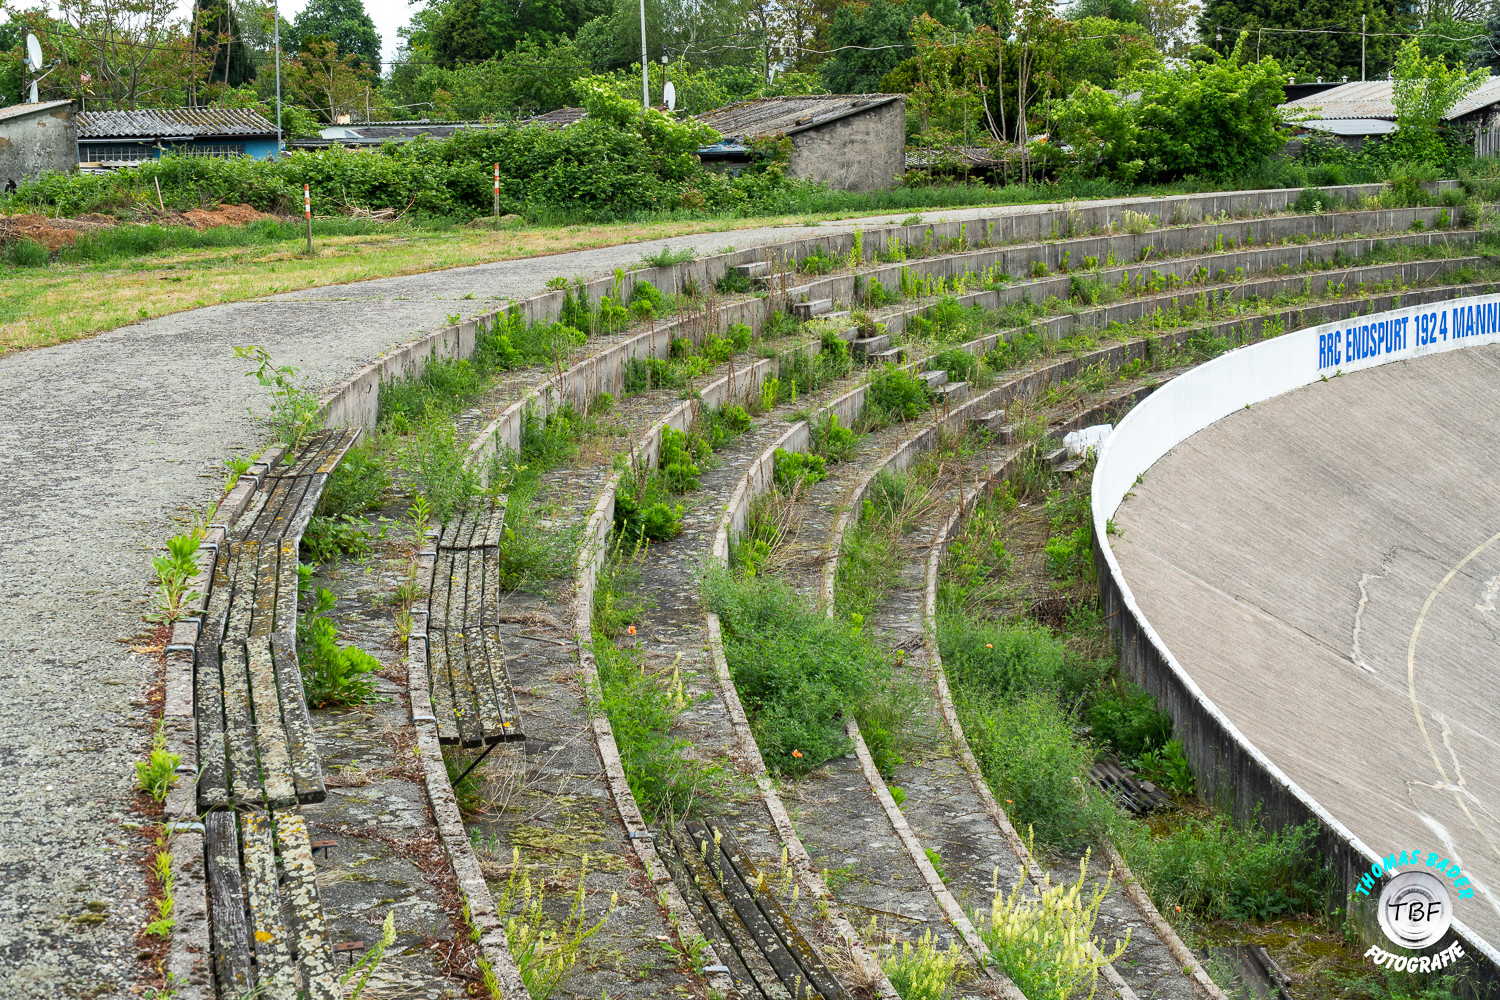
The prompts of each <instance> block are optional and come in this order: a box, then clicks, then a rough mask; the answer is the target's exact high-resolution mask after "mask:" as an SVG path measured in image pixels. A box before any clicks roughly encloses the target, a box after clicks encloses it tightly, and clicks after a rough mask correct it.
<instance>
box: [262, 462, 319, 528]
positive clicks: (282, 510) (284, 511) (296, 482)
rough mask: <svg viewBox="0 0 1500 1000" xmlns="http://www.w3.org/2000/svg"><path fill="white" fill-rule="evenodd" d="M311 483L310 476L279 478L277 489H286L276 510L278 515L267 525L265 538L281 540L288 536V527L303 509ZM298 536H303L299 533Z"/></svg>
mask: <svg viewBox="0 0 1500 1000" xmlns="http://www.w3.org/2000/svg"><path fill="white" fill-rule="evenodd" d="M310 485H311V481H310V477H308V476H297V477H296V478H294V479H278V480H277V481H276V489H277V490H278V491H282V490H284V491H285V496H284V498H283V500H282V504H281V506H280V507H279V508H277V511H276V517H275V518H274V519H272V520H271V521H269V522H268V523H267V525H266V531H265V536H264V537H265V540H267V541H276V542H279V541H281V540H282V539H283V538H286V537H288V534H287V529H288V528H289V527H290V526H291V524H292V522H293V519H294V518H295V517H296V516H297V515H298V512H299V511H300V510H301V507H302V502H303V500H304V499H305V498H306V497H307V489H308V487H309V486H310ZM297 537H301V536H300V535H298V536H297Z"/></svg>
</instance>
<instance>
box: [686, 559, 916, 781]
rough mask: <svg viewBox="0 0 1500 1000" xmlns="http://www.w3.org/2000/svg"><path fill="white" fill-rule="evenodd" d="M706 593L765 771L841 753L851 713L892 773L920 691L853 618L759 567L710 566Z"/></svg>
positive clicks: (790, 770)
mask: <svg viewBox="0 0 1500 1000" xmlns="http://www.w3.org/2000/svg"><path fill="white" fill-rule="evenodd" d="M703 593H704V600H705V602H706V603H707V605H708V607H709V610H711V611H714V612H715V613H717V614H718V615H719V620H720V623H721V624H722V626H723V628H724V652H725V655H726V657H727V658H728V660H729V666H730V669H731V670H732V671H733V673H734V680H735V686H736V687H737V689H738V690H739V694H740V698H741V699H742V700H743V701H744V703H745V709H746V711H747V712H748V713H749V715H750V718H751V725H752V727H753V729H754V730H755V738H756V742H757V743H758V744H759V745H760V749H761V753H762V754H763V755H764V757H765V759H766V764H767V766H768V767H770V768H771V770H772V771H775V772H778V773H782V774H806V773H807V772H808V771H810V770H812V769H813V768H816V767H818V766H820V765H822V764H823V763H825V762H826V761H828V760H831V759H832V758H834V757H837V756H841V755H843V754H845V753H848V752H849V749H850V746H849V739H848V737H847V736H846V735H845V733H844V721H843V720H844V718H845V715H846V714H852V715H853V716H854V718H855V719H856V720H857V721H858V722H859V727H860V730H861V733H862V734H863V736H864V738H865V743H866V744H867V745H868V746H869V748H870V753H871V755H872V756H873V757H874V758H875V764H876V766H877V767H878V768H879V769H880V771H881V773H882V774H883V775H886V776H887V777H889V776H890V775H892V774H893V773H894V771H895V768H896V767H897V766H898V765H899V764H900V763H901V761H902V757H901V753H902V750H903V749H904V748H905V747H906V746H907V745H908V744H909V742H910V741H911V739H913V738H914V736H915V730H916V726H917V717H918V715H917V713H918V709H919V707H920V696H919V695H918V694H917V693H916V692H915V691H914V690H913V689H912V687H911V686H910V685H909V684H907V683H906V682H905V680H904V679H903V678H900V677H897V676H896V675H895V673H894V671H893V670H892V668H891V663H890V659H889V657H888V656H887V655H886V653H885V651H884V650H883V649H881V648H880V647H879V646H877V645H876V644H875V642H874V641H873V640H872V639H871V638H870V636H869V634H868V633H866V632H865V631H864V629H863V628H862V627H861V625H860V624H859V623H855V622H849V621H840V620H836V619H833V618H829V617H827V616H826V615H824V614H822V612H821V610H820V609H817V608H813V607H810V606H808V604H807V602H806V601H804V600H803V598H802V597H801V596H799V595H798V594H797V593H796V592H795V591H793V590H792V589H791V588H790V587H788V586H787V585H786V584H785V583H784V582H782V581H781V580H776V579H771V578H767V577H763V576H757V577H749V578H744V579H735V578H734V577H733V576H732V575H731V574H730V573H728V572H727V571H725V570H713V571H711V572H709V573H708V574H707V575H706V576H705V578H704V582H703ZM794 751H795V753H794Z"/></svg>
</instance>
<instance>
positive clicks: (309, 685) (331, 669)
mask: <svg viewBox="0 0 1500 1000" xmlns="http://www.w3.org/2000/svg"><path fill="white" fill-rule="evenodd" d="M333 605H334V597H333V594H332V593H331V592H330V591H328V590H326V589H325V588H322V587H319V588H318V592H317V596H316V597H315V598H314V600H313V603H312V606H311V607H309V608H308V609H307V611H306V612H304V613H303V615H302V617H301V618H300V619H299V620H298V622H297V658H298V661H299V663H300V665H301V667H302V688H303V692H304V693H305V694H306V695H307V703H308V705H310V706H311V707H313V708H330V707H336V706H340V705H358V704H362V703H364V702H367V701H372V700H374V698H375V678H374V676H372V675H373V674H374V673H375V672H376V671H377V670H379V669H380V661H379V660H376V659H375V657H373V656H371V655H370V654H369V653H366V652H365V651H364V650H362V649H356V648H354V647H353V646H340V645H339V641H338V638H339V632H338V629H337V628H336V627H335V626H334V624H333V622H331V621H329V620H328V618H327V617H326V616H327V614H328V612H329V611H332V610H333Z"/></svg>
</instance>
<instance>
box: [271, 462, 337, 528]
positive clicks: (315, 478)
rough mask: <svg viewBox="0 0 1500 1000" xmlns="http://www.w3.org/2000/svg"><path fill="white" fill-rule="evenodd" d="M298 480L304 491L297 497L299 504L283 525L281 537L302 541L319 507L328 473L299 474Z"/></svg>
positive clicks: (326, 483)
mask: <svg viewBox="0 0 1500 1000" xmlns="http://www.w3.org/2000/svg"><path fill="white" fill-rule="evenodd" d="M297 482H298V483H299V484H300V485H301V488H302V492H301V494H300V495H299V496H298V497H297V505H296V506H295V507H294V508H292V509H291V512H290V513H289V514H288V515H287V519H286V521H285V522H284V523H283V524H282V525H281V537H282V538H286V539H297V540H299V541H300V540H301V538H302V533H303V532H305V531H306V530H307V524H308V522H309V521H311V520H312V516H313V513H314V512H315V511H316V510H317V509H318V500H319V499H320V498H321V497H322V496H323V488H324V487H325V486H327V485H328V474H327V473H326V472H319V473H314V474H313V475H310V476H298V477H297Z"/></svg>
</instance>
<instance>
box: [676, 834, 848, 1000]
mask: <svg viewBox="0 0 1500 1000" xmlns="http://www.w3.org/2000/svg"><path fill="white" fill-rule="evenodd" d="M656 847H657V850H658V852H659V853H660V855H661V858H662V861H663V862H664V863H665V864H666V866H667V868H668V870H669V871H670V872H671V873H672V880H673V881H674V882H676V883H677V887H678V889H680V890H681V891H682V895H683V898H684V899H685V900H686V901H687V905H688V908H689V909H690V910H692V912H693V916H694V917H695V918H696V921H697V924H698V928H699V930H701V931H702V932H703V934H704V936H705V937H706V938H708V940H709V943H710V944H712V945H713V946H714V951H715V952H717V953H718V955H719V958H720V960H721V961H723V962H724V964H725V966H726V967H727V969H728V971H729V977H730V978H731V979H733V980H734V982H735V986H736V987H738V988H739V990H740V992H741V994H742V995H743V996H745V997H747V998H764V1000H789V998H790V1000H814V998H822V1000H850V994H849V991H848V990H847V989H846V988H845V986H844V985H843V984H842V983H840V982H839V981H838V979H836V978H835V977H834V975H833V973H832V972H830V971H829V969H828V966H827V965H826V964H824V962H823V959H822V957H821V956H820V955H819V954H818V952H817V950H816V949H814V948H813V946H812V945H811V944H809V943H808V941H807V939H806V938H805V937H804V936H803V935H802V932H801V931H800V930H798V929H797V927H796V925H795V924H794V923H793V922H792V919H791V916H790V915H789V914H788V913H787V912H786V910H785V909H784V908H783V907H782V905H781V902H780V900H778V899H777V898H776V894H775V892H773V891H772V890H770V889H768V888H764V887H761V888H757V887H758V886H761V873H760V872H759V871H757V869H756V867H755V864H754V862H752V861H751V860H750V856H749V855H748V854H746V853H745V851H744V849H743V848H741V847H740V844H739V841H737V840H736V839H735V836H734V833H733V832H732V831H731V830H730V829H729V827H728V826H727V825H725V824H723V823H720V822H719V821H717V820H713V819H710V820H706V821H699V820H690V821H688V822H687V823H684V824H682V825H681V826H679V827H678V828H677V829H675V830H672V831H663V832H662V833H659V834H657V836H656Z"/></svg>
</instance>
